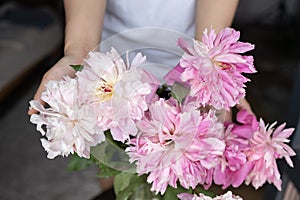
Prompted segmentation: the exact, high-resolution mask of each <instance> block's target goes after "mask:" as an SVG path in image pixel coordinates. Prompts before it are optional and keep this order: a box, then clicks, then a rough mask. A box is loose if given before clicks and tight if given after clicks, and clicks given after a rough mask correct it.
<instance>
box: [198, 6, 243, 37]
mask: <svg viewBox="0 0 300 200" xmlns="http://www.w3.org/2000/svg"><path fill="white" fill-rule="evenodd" d="M238 3H239V1H238V0H197V2H196V14H195V15H196V16H195V22H196V31H195V38H196V39H201V37H202V33H203V31H204V29H205V28H210V27H212V28H213V29H215V31H216V32H219V31H221V30H222V29H224V28H225V27H230V26H231V24H232V21H233V18H234V16H235V12H236V9H237V6H238Z"/></svg>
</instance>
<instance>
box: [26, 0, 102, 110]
mask: <svg viewBox="0 0 300 200" xmlns="http://www.w3.org/2000/svg"><path fill="white" fill-rule="evenodd" d="M64 6H65V15H66V16H65V17H66V27H65V46H64V57H62V58H61V59H60V60H59V61H58V62H57V63H56V64H55V65H54V66H53V67H52V68H51V69H50V70H48V71H47V72H46V73H45V74H44V76H43V78H42V80H41V83H40V85H39V87H38V89H37V91H36V93H35V95H34V99H35V100H38V101H40V102H41V103H43V101H42V100H41V94H42V92H43V91H44V90H45V84H46V83H47V82H49V81H50V80H59V79H61V78H62V77H63V76H70V77H74V75H75V70H73V69H72V68H71V67H70V65H71V64H80V63H82V61H83V59H84V58H85V57H86V55H87V53H88V51H89V50H93V49H94V48H95V47H96V46H97V45H98V44H99V42H100V40H101V32H102V25H103V21H104V14H105V9H106V0H86V1H83V0H64ZM34 113H36V110H34V109H31V108H30V109H29V110H28V114H29V115H32V114H34Z"/></svg>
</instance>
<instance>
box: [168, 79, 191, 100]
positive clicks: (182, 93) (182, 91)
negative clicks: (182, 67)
mask: <svg viewBox="0 0 300 200" xmlns="http://www.w3.org/2000/svg"><path fill="white" fill-rule="evenodd" d="M188 93H189V89H188V88H186V87H184V86H183V85H182V84H180V83H177V82H175V83H174V84H173V85H172V92H171V95H172V96H173V97H174V98H175V99H177V100H178V101H179V102H180V103H181V102H182V101H183V99H184V98H185V97H186V95H187V94H188Z"/></svg>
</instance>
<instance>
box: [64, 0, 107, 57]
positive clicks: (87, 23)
mask: <svg viewBox="0 0 300 200" xmlns="http://www.w3.org/2000/svg"><path fill="white" fill-rule="evenodd" d="M64 6H65V14H66V27H65V49H64V53H65V55H66V56H68V55H77V56H81V57H85V56H86V54H87V52H88V51H89V50H92V49H93V48H95V47H96V45H98V44H99V42H100V39H101V32H102V27H103V19H104V14H105V9H106V1H105V0H86V1H82V0H64Z"/></svg>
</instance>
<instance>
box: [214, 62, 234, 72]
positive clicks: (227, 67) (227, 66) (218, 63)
mask: <svg viewBox="0 0 300 200" xmlns="http://www.w3.org/2000/svg"><path fill="white" fill-rule="evenodd" d="M213 63H214V64H215V65H217V66H218V67H220V68H221V69H222V70H226V69H229V68H231V66H230V65H229V64H227V63H222V62H217V61H213Z"/></svg>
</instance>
